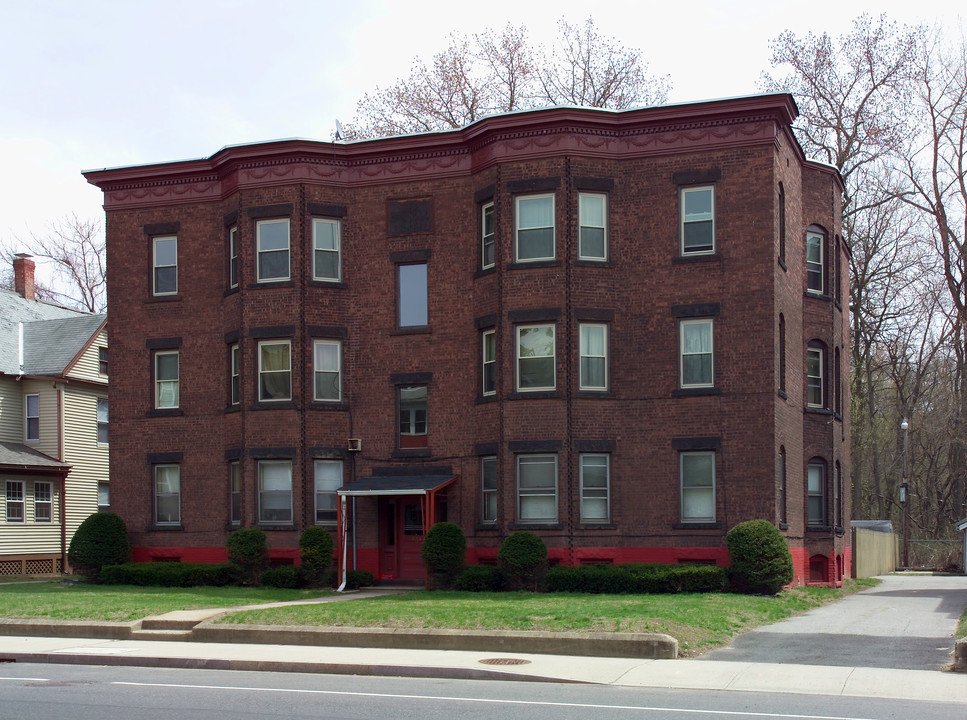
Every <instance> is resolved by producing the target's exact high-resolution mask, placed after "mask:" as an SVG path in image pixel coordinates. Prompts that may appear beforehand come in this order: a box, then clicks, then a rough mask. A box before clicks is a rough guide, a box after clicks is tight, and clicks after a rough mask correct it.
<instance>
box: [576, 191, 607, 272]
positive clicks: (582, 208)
mask: <svg viewBox="0 0 967 720" xmlns="http://www.w3.org/2000/svg"><path fill="white" fill-rule="evenodd" d="M578 224H579V226H580V233H579V239H578V258H579V259H581V260H600V261H603V260H607V259H608V196H607V195H604V194H601V193H579V194H578Z"/></svg>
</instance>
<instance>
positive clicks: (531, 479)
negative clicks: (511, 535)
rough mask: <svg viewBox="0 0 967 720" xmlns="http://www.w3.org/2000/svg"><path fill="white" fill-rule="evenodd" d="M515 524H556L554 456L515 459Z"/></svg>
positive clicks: (555, 467)
mask: <svg viewBox="0 0 967 720" xmlns="http://www.w3.org/2000/svg"><path fill="white" fill-rule="evenodd" d="M517 520H518V522H522V523H528V522H532V523H546V522H551V523H553V522H557V455H518V456H517Z"/></svg>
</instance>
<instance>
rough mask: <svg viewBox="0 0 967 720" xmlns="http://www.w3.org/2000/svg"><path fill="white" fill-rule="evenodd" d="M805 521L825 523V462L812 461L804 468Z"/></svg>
mask: <svg viewBox="0 0 967 720" xmlns="http://www.w3.org/2000/svg"><path fill="white" fill-rule="evenodd" d="M806 496H807V504H808V510H807V513H808V514H807V518H806V519H807V522H808V523H809V524H810V525H825V524H826V464H825V463H823V462H821V461H812V462H810V463H809V466H808V467H807V468H806Z"/></svg>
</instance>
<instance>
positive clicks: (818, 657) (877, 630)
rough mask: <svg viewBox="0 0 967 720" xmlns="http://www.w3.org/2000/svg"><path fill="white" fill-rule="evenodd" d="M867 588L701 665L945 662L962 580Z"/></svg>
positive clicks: (906, 578) (922, 665)
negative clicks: (713, 662) (734, 662)
mask: <svg viewBox="0 0 967 720" xmlns="http://www.w3.org/2000/svg"><path fill="white" fill-rule="evenodd" d="M881 580H882V583H881V584H880V585H879V586H877V587H875V588H872V589H870V590H865V591H864V592H861V593H857V594H856V595H851V596H849V597H847V598H846V599H845V600H842V601H840V602H838V603H834V604H832V605H826V606H825V607H821V608H817V609H816V610H811V611H810V612H808V613H806V614H805V615H801V616H799V617H794V618H790V619H789V620H784V621H782V622H780V623H776V624H775V625H767V626H765V627H761V628H759V629H757V630H753V631H752V632H748V633H746V634H744V635H740V636H739V637H738V638H736V639H735V642H733V643H732V645H731V646H729V647H727V648H722V649H720V650H713V651H712V652H710V653H708V654H706V655H704V656H703V657H702V659H703V660H719V661H722V660H726V661H732V660H734V661H741V662H755V663H795V664H800V665H833V666H846V667H873V668H896V669H902V670H936V669H939V668H941V667H943V666H945V665H948V664H949V663H950V662H951V661H952V659H953V657H952V653H953V648H954V631H955V629H956V627H957V621H958V620H959V619H960V615H961V613H963V611H964V609H965V608H967V577H961V576H957V577H952V576H951V577H947V576H932V575H888V576H885V577H883V578H881Z"/></svg>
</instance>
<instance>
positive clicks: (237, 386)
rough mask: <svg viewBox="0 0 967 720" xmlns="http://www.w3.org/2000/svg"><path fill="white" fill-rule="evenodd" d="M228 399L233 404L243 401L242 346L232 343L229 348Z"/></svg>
mask: <svg viewBox="0 0 967 720" xmlns="http://www.w3.org/2000/svg"><path fill="white" fill-rule="evenodd" d="M228 364H229V371H228V373H229V378H228V401H229V404H231V405H232V406H235V405H240V404H241V402H242V347H241V345H240V344H239V343H232V344H231V345H230V346H229V348H228Z"/></svg>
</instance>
